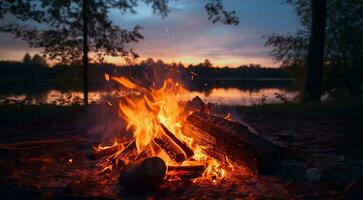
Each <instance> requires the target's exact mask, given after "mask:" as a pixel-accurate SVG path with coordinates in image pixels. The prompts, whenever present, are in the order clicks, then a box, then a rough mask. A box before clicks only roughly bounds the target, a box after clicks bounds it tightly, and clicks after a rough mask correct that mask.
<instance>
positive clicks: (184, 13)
mask: <svg viewBox="0 0 363 200" xmlns="http://www.w3.org/2000/svg"><path fill="white" fill-rule="evenodd" d="M223 3H224V5H225V7H226V9H228V10H235V11H236V13H237V15H238V16H239V18H240V24H239V25H238V26H226V25H223V24H213V23H212V22H211V21H209V20H208V18H207V14H206V11H205V9H204V5H205V1H203V0H200V1H195V0H179V1H175V2H172V3H170V5H169V7H170V11H171V12H170V13H169V15H168V16H167V17H166V18H164V19H163V18H162V17H161V16H158V15H155V14H154V13H153V11H152V9H151V8H150V7H149V6H147V5H145V4H140V5H139V6H138V7H137V9H136V11H137V14H136V15H132V14H126V15H125V14H122V13H121V12H120V11H118V10H112V11H111V12H110V18H111V19H112V20H113V21H114V23H115V24H117V25H119V26H120V27H123V28H128V29H131V28H132V27H134V26H135V25H140V26H142V27H143V30H142V33H143V35H144V37H145V39H144V40H143V41H141V42H140V43H137V44H135V43H133V44H130V45H129V47H130V48H133V49H134V50H135V51H136V52H137V53H138V54H139V55H141V57H142V58H147V57H152V58H155V59H157V58H161V59H163V60H165V61H169V62H172V61H175V62H178V61H182V62H185V63H186V64H190V63H193V64H195V63H199V62H203V60H204V59H206V58H208V59H210V60H212V61H213V62H215V63H219V64H220V65H231V66H239V65H242V64H248V63H251V62H253V63H256V64H258V63H259V64H263V65H266V66H277V65H278V64H276V63H273V61H272V59H271V57H269V49H268V48H266V47H264V44H265V39H264V38H262V36H264V35H269V34H271V33H285V32H288V31H294V30H296V27H297V22H296V16H295V15H294V13H293V12H292V8H291V7H290V6H288V5H287V4H282V3H281V0H265V1H256V0H228V1H223ZM0 37H1V38H0V44H1V47H0V52H4V51H5V50H6V49H8V48H9V47H10V46H12V47H11V48H12V50H11V51H16V50H18V51H19V52H22V53H21V55H23V54H24V52H25V51H27V49H28V48H27V46H26V45H24V44H25V43H23V42H19V43H18V42H13V40H11V39H10V37H9V36H8V35H0ZM4 44H5V45H4ZM12 55H15V54H12ZM5 57H6V56H4V55H1V57H0V58H1V59H4V58H5ZM112 60H113V61H114V60H117V59H112ZM120 60H121V59H120Z"/></svg>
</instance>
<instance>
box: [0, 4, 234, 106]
mask: <svg viewBox="0 0 363 200" xmlns="http://www.w3.org/2000/svg"><path fill="white" fill-rule="evenodd" d="M139 2H144V3H146V4H148V5H149V6H151V7H152V9H153V11H154V13H157V14H160V15H161V16H163V17H165V16H166V15H167V13H168V12H169V9H168V3H169V0H74V1H72V0H64V1H59V0H28V1H25V0H19V1H13V0H3V1H2V2H1V3H0V18H2V17H4V16H5V14H11V15H13V16H15V17H16V18H17V19H19V20H22V21H33V22H37V23H39V24H45V25H46V26H45V27H44V26H43V27H42V28H39V26H33V27H29V26H22V25H19V24H16V23H13V24H8V25H6V26H3V27H1V30H2V31H5V32H10V33H13V34H14V35H15V37H17V38H21V39H24V40H25V41H27V42H28V43H29V44H30V46H31V47H34V48H43V49H44V51H43V54H44V55H45V56H46V57H47V58H48V59H51V60H52V59H56V60H59V61H61V62H63V63H78V64H80V63H82V65H83V69H84V70H83V92H84V104H85V105H87V104H88V63H89V55H88V54H89V53H90V52H91V53H93V54H94V55H95V58H96V59H95V60H94V61H99V62H102V61H103V59H104V57H105V56H114V57H123V58H125V59H126V60H130V59H133V58H135V57H138V56H137V54H136V53H134V52H133V51H132V49H128V48H126V46H125V45H126V44H128V43H131V42H138V41H139V40H141V39H143V36H142V35H141V34H140V32H139V30H140V27H139V26H135V27H134V29H133V30H130V31H129V30H126V29H122V28H121V27H119V26H117V25H114V24H113V23H112V21H111V20H110V19H109V12H110V10H111V9H117V10H119V11H120V12H121V13H135V12H136V11H135V7H136V6H137V5H138V3H139ZM206 9H207V11H208V16H209V18H210V19H211V20H213V22H222V23H224V24H234V25H236V24H237V23H238V18H237V17H236V16H235V15H234V14H235V13H234V12H227V11H224V9H223V6H222V4H221V1H220V0H208V1H207V4H206Z"/></svg>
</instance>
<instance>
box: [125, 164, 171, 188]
mask: <svg viewBox="0 0 363 200" xmlns="http://www.w3.org/2000/svg"><path fill="white" fill-rule="evenodd" d="M166 169H167V167H166V164H165V162H164V161H163V160H162V159H161V158H159V157H149V158H145V159H143V160H139V161H137V162H134V163H131V164H130V165H128V166H127V167H126V168H125V170H124V171H122V172H121V174H120V177H119V183H120V184H121V185H122V186H123V187H124V188H125V189H126V190H127V191H129V192H133V193H145V192H151V191H153V190H155V189H157V188H158V187H159V186H160V185H161V184H162V183H163V180H164V177H165V175H166Z"/></svg>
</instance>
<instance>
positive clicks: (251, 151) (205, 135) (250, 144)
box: [183, 112, 280, 174]
mask: <svg viewBox="0 0 363 200" xmlns="http://www.w3.org/2000/svg"><path fill="white" fill-rule="evenodd" d="M183 134H185V135H186V136H189V137H193V139H194V142H196V143H197V144H200V145H203V146H205V147H207V148H206V149H205V150H204V151H205V153H206V154H207V155H209V156H212V157H215V158H217V159H220V160H223V159H224V156H225V155H226V156H227V157H228V158H229V160H230V161H232V162H234V163H236V164H238V165H242V166H246V167H247V168H248V169H250V170H251V172H254V173H259V174H267V173H271V172H273V171H274V170H276V169H277V167H278V165H279V160H280V147H279V146H276V145H274V144H272V143H270V142H269V141H267V140H265V139H263V138H261V137H259V136H258V135H256V134H254V133H251V132H250V131H249V129H248V127H246V126H244V125H242V124H239V123H237V122H231V121H228V120H225V119H223V118H221V117H217V116H214V115H209V114H207V113H203V112H194V113H193V114H192V115H190V116H189V117H188V118H187V120H186V122H185V124H184V126H183Z"/></svg>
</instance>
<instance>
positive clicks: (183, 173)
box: [167, 165, 206, 179]
mask: <svg viewBox="0 0 363 200" xmlns="http://www.w3.org/2000/svg"><path fill="white" fill-rule="evenodd" d="M205 169H206V166H205V165H194V166H193V165H192V166H168V172H167V179H173V178H174V177H177V178H179V179H194V178H198V177H200V176H202V175H203V173H204V171H205Z"/></svg>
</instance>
